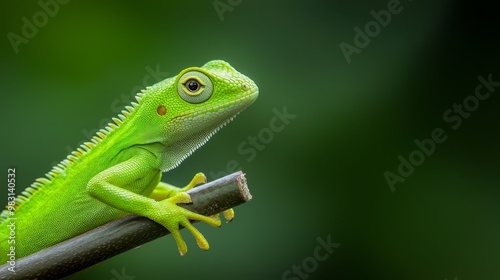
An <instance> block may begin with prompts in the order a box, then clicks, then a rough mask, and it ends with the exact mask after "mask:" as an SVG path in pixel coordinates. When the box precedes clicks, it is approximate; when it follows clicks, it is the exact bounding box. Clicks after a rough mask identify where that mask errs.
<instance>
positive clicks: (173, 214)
mask: <svg viewBox="0 0 500 280" xmlns="http://www.w3.org/2000/svg"><path fill="white" fill-rule="evenodd" d="M190 202H191V197H190V196H189V195H188V194H187V193H185V192H179V193H177V194H175V195H174V196H172V197H170V198H168V199H165V200H162V201H158V202H157V203H158V206H159V207H156V210H157V211H156V213H155V215H153V216H152V217H151V218H152V220H154V221H156V222H157V223H160V224H161V225H163V226H164V227H165V228H166V229H167V230H168V231H170V233H171V234H172V236H173V237H174V239H175V242H176V243H177V248H178V249H179V253H180V254H181V256H183V255H185V254H186V252H187V245H186V242H185V241H184V239H183V238H182V236H181V233H180V231H179V226H183V227H184V228H186V229H187V230H189V232H191V234H192V235H193V236H194V238H195V239H196V243H197V244H198V247H200V248H201V249H203V250H208V248H209V245H208V241H207V240H206V239H205V237H204V236H203V234H201V232H199V231H198V230H197V229H196V228H195V227H194V226H193V225H192V224H191V222H190V221H189V220H196V221H202V222H205V223H207V224H209V225H211V226H216V227H219V226H220V225H221V221H220V219H219V218H218V217H208V216H204V215H201V214H197V213H194V212H191V211H189V210H186V209H184V208H182V207H180V206H178V205H177V203H190Z"/></svg>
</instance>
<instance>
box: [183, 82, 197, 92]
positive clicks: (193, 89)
mask: <svg viewBox="0 0 500 280" xmlns="http://www.w3.org/2000/svg"><path fill="white" fill-rule="evenodd" d="M185 86H186V87H187V88H188V89H189V91H190V92H196V91H197V90H198V88H200V84H199V83H198V81H197V80H195V79H191V80H189V81H187V82H186V84H185Z"/></svg>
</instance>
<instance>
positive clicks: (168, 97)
mask: <svg viewBox="0 0 500 280" xmlns="http://www.w3.org/2000/svg"><path fill="white" fill-rule="evenodd" d="M257 96H258V88H257V85H256V84H255V83H254V82H253V81H252V80H250V79H249V78H248V77H246V76H244V75H243V74H241V73H239V72H237V71H236V70H235V69H234V68H233V67H231V66H230V65H229V64H228V63H226V62H224V61H220V60H214V61H210V62H208V63H207V64H205V65H204V66H202V67H200V68H198V67H191V68H187V69H185V70H183V71H181V72H180V73H179V74H178V75H177V76H175V77H172V78H168V79H166V80H164V81H162V82H159V83H157V84H155V85H153V86H151V87H148V88H147V89H146V90H143V91H142V92H141V93H138V94H137V96H136V99H137V103H132V106H127V107H126V110H123V111H122V114H120V115H119V116H118V118H114V119H113V121H114V122H115V123H110V124H109V125H108V126H107V127H106V128H105V129H101V131H100V132H98V133H97V135H96V136H95V137H94V138H93V139H92V142H87V143H85V144H83V145H82V146H81V147H80V148H78V149H77V151H75V152H73V153H72V154H71V155H69V156H68V157H67V159H65V160H63V161H62V162H61V163H60V164H58V165H57V166H55V167H54V168H53V169H52V171H50V172H49V173H48V174H47V175H46V177H45V178H40V179H37V180H36V182H35V183H33V184H32V185H31V186H30V187H28V188H27V189H26V192H23V195H20V196H18V197H17V198H16V205H15V211H14V214H15V215H14V216H13V217H15V218H17V220H16V230H15V232H16V236H15V244H9V243H8V241H9V239H8V235H9V233H10V231H9V228H8V226H7V225H8V224H9V220H8V217H9V215H10V213H11V211H9V210H4V211H3V212H2V213H1V214H0V252H1V255H0V260H1V263H0V265H2V264H5V263H6V262H7V261H8V256H7V254H6V252H9V250H10V246H13V245H14V246H15V253H16V259H19V258H21V257H24V256H27V255H30V254H32V253H35V252H37V251H40V250H42V249H44V248H47V247H49V246H52V245H54V244H57V243H59V242H61V241H64V240H66V239H68V238H71V237H74V236H77V235H79V234H81V233H83V232H86V231H88V230H91V229H93V228H96V227H98V226H100V225H102V224H105V223H107V222H109V221H112V220H116V219H119V218H121V217H124V216H127V215H130V214H135V215H141V216H145V217H148V218H149V219H151V220H153V221H156V222H158V223H160V224H161V225H163V226H164V227H165V228H167V229H168V230H169V231H170V232H171V233H172V236H173V237H174V238H175V241H176V242H177V246H178V249H179V252H180V254H181V255H184V254H185V253H186V252H187V247H186V244H185V242H184V241H183V239H182V237H181V235H180V232H179V229H178V228H179V225H182V226H184V227H185V228H186V229H188V230H189V231H190V232H191V233H192V234H193V235H194V236H195V238H196V240H197V243H198V245H199V247H200V248H202V249H208V247H209V246H208V242H207V241H206V239H205V238H204V237H203V235H202V234H201V233H200V232H199V231H198V230H196V229H195V228H194V227H193V226H192V225H191V224H190V222H189V220H190V219H191V220H199V221H203V222H206V223H208V224H210V225H212V226H220V223H221V222H220V219H219V218H218V217H207V216H202V215H199V214H196V213H193V212H190V211H187V210H185V209H183V208H181V207H180V206H178V205H177V203H186V202H189V201H190V197H189V195H187V194H186V193H185V191H187V190H188V189H190V188H191V187H193V186H194V185H196V184H199V183H201V182H204V181H206V179H205V176H204V175H203V174H201V173H199V174H197V175H196V176H195V177H194V179H193V181H191V183H190V184H189V185H188V186H187V187H185V188H183V189H178V188H175V187H173V186H171V185H168V184H166V183H162V182H160V178H161V175H162V171H168V170H170V169H173V168H175V167H176V166H177V165H178V164H179V163H180V162H181V161H182V160H184V159H185V158H186V157H188V156H189V155H190V154H191V153H192V152H193V151H194V150H196V149H197V148H199V147H200V146H202V145H203V144H204V143H205V142H206V141H207V140H208V139H209V138H210V137H211V136H212V135H213V134H214V133H215V132H216V131H217V130H218V129H219V128H220V127H222V126H223V125H224V124H226V123H227V122H229V121H230V120H231V119H232V118H233V117H234V116H235V115H236V114H238V113H239V112H241V111H242V110H243V109H245V108H246V107H248V106H249V105H250V104H252V103H253V102H254V101H255V99H256V98H257Z"/></svg>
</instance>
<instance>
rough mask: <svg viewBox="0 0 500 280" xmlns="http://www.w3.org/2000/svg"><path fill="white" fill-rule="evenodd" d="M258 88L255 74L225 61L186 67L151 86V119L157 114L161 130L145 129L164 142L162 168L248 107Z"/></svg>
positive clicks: (156, 121) (253, 99) (202, 141)
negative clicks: (252, 76)
mask: <svg viewBox="0 0 500 280" xmlns="http://www.w3.org/2000/svg"><path fill="white" fill-rule="evenodd" d="M258 92H259V91H258V87H257V85H256V84H255V83H254V82H253V81H252V80H251V79H249V78H248V77H246V76H245V75H243V74H241V73H239V72H238V71H236V70H235V69H234V68H233V67H231V66H230V65H229V64H228V63H226V62H224V61H221V60H214V61H210V62H208V63H206V64H205V65H203V66H202V67H190V68H187V69H184V70H183V71H181V72H180V73H179V74H178V75H177V76H175V77H172V78H169V79H167V80H165V81H162V82H160V83H158V84H156V85H154V86H152V87H150V88H148V89H147V90H146V92H145V94H144V97H143V99H144V98H146V96H147V95H149V94H151V97H153V96H154V98H151V99H150V102H151V104H152V106H148V107H150V108H149V113H153V114H154V117H153V118H149V119H150V120H151V119H155V121H154V123H153V124H152V125H154V126H157V127H158V128H160V129H158V130H157V129H155V128H153V130H152V132H153V133H154V134H153V135H151V133H147V134H149V135H150V136H152V137H150V140H151V139H155V140H154V142H156V143H161V144H162V148H161V149H162V151H161V154H162V155H161V157H162V160H161V161H162V169H163V170H164V171H167V170H169V169H172V168H175V167H176V166H177V165H178V164H179V163H180V162H181V161H182V160H184V159H185V158H186V157H188V156H189V155H190V154H191V153H192V152H194V151H195V150H196V149H197V148H199V147H200V146H202V145H203V144H204V143H205V142H206V141H208V139H209V138H210V137H211V136H212V135H213V134H214V133H215V132H217V131H218V130H219V129H220V128H221V127H222V126H224V125H225V124H227V123H228V122H230V121H231V120H232V119H233V118H234V117H235V116H236V115H237V114H238V113H239V112H241V111H242V110H244V109H245V108H246V107H248V106H250V105H251V104H252V103H253V102H254V101H255V99H256V98H257V96H258ZM141 107H143V106H141ZM153 109H154V110H153Z"/></svg>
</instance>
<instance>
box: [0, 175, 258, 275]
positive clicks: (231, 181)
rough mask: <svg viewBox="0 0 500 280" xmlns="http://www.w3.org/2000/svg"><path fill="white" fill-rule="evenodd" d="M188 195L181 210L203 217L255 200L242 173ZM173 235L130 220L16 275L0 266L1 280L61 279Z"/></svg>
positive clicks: (36, 260) (79, 239) (34, 258)
mask: <svg viewBox="0 0 500 280" xmlns="http://www.w3.org/2000/svg"><path fill="white" fill-rule="evenodd" d="M188 194H189V195H190V196H191V199H192V201H193V203H192V204H180V206H181V207H184V208H186V209H188V210H190V211H193V212H196V213H200V214H202V215H214V214H217V213H220V212H222V211H224V210H227V209H229V208H233V207H235V206H237V205H240V204H242V203H244V202H246V201H249V200H250V199H251V198H252V196H251V194H250V192H249V190H248V187H247V184H246V179H245V176H244V174H243V173H242V172H241V171H239V172H235V173H232V174H230V175H227V176H225V177H222V178H220V179H218V180H215V181H213V182H209V183H207V184H204V185H201V186H198V187H195V188H193V189H191V190H189V191H188ZM169 233H170V232H169V231H167V230H166V229H165V228H164V227H163V226H161V225H160V224H157V223H156V222H153V221H151V220H149V219H148V218H145V217H141V216H135V215H133V216H127V217H125V218H122V219H119V220H116V221H112V222H110V223H107V224H105V225H102V226H100V227H98V228H95V229H93V230H91V231H88V232H85V233H83V234H81V235H79V236H76V237H73V238H71V239H68V240H66V241H63V242H61V243H59V244H56V245H54V246H52V247H49V248H46V249H44V250H42V251H39V252H37V253H34V254H32V255H29V256H26V257H24V258H21V259H19V260H16V267H15V271H16V272H15V273H12V272H11V271H8V270H7V268H8V265H3V266H0V279H34V278H38V279H46V278H49V279H52V278H61V277H64V276H67V275H70V274H73V273H75V272H77V271H80V270H82V269H84V268H87V267H90V266H92V265H94V264H97V263H99V262H102V261H104V260H106V259H109V258H111V257H113V256H115V255H118V254H120V253H123V252H125V251H127V250H130V249H133V248H136V247H137V246H140V245H142V244H145V243H147V242H149V241H152V240H154V239H157V238H159V237H162V236H164V235H167V234H169Z"/></svg>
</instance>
